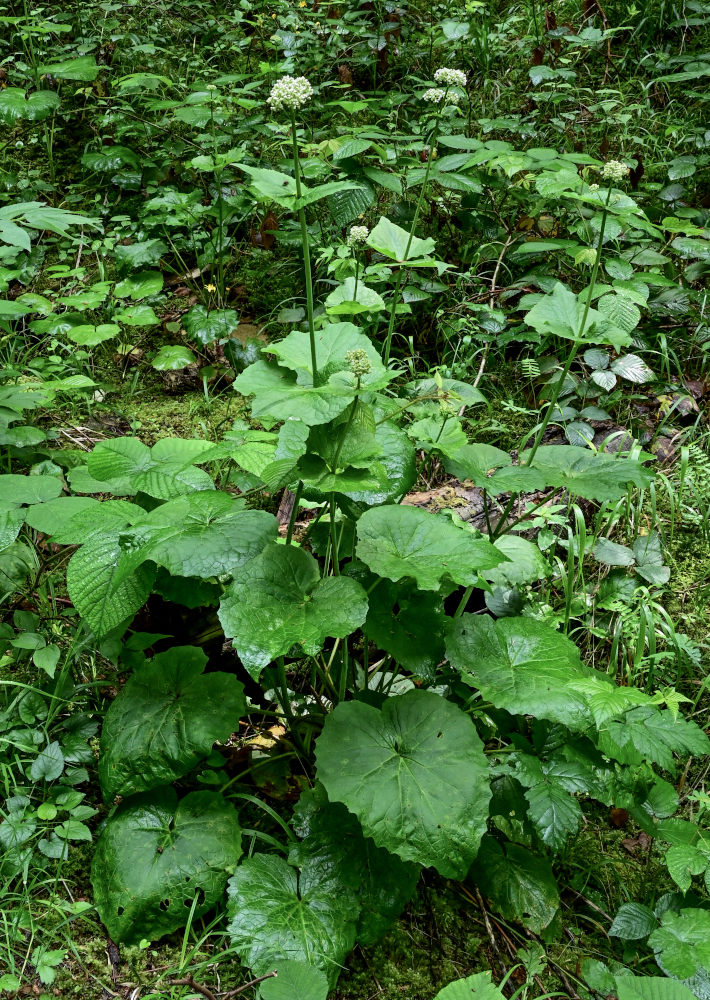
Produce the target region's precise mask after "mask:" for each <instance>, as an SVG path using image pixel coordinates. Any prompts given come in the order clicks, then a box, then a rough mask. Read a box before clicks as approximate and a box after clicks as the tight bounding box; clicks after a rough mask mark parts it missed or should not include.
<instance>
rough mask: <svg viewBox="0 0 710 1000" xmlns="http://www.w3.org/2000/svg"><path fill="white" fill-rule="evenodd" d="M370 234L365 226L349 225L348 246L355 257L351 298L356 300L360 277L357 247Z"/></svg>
mask: <svg viewBox="0 0 710 1000" xmlns="http://www.w3.org/2000/svg"><path fill="white" fill-rule="evenodd" d="M369 235H370V230H369V229H368V228H367V226H351V227H350V232H349V233H348V246H349V247H350V249H351V251H352V255H353V258H354V259H355V290H354V291H353V298H354V299H355V300H356V301H357V283H358V279H359V277H360V258H359V257H358V253H357V251H358V247H361V246H362V245H363V244H364V243H366V242H367V237H368V236H369Z"/></svg>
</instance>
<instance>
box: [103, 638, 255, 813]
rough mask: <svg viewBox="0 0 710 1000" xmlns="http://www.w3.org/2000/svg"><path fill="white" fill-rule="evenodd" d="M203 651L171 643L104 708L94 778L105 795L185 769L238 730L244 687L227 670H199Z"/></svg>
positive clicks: (161, 781)
mask: <svg viewBox="0 0 710 1000" xmlns="http://www.w3.org/2000/svg"><path fill="white" fill-rule="evenodd" d="M206 664H207V657H206V656H205V654H204V653H203V652H202V650H201V649H199V648H198V647H195V646H175V647H174V648H173V649H170V650H168V652H166V653H159V654H158V655H157V656H154V657H153V658H152V659H151V660H149V661H148V662H147V663H145V664H144V665H143V666H142V667H141V668H140V670H139V671H138V672H137V673H136V674H134V676H133V677H131V678H130V680H129V681H128V683H127V684H126V685H125V687H124V688H122V690H121V692H120V694H119V695H118V697H117V698H116V699H115V700H114V701H113V702H112V703H111V707H110V708H109V710H108V712H107V713H106V716H105V719H104V725H103V730H102V732H101V756H100V758H99V778H100V781H101V789H102V791H103V794H104V798H105V799H106V800H110V799H112V798H113V797H114V795H117V794H120V795H130V794H132V793H133V792H145V791H148V790H149V789H151V788H156V787H158V786H159V785H167V784H169V783H170V782H171V781H174V780H175V779H176V778H180V777H182V775H183V774H187V772H188V771H190V770H191V769H192V768H193V767H194V766H195V765H196V764H197V763H199V761H200V760H202V758H203V757H206V756H207V754H208V753H209V752H210V750H211V749H212V745H213V743H214V742H215V740H226V739H227V738H228V737H229V736H230V735H231V733H232V732H233V731H234V730H235V729H237V727H238V721H239V717H240V716H241V715H242V714H243V713H244V711H245V709H246V702H245V700H244V688H243V686H242V685H241V684H240V683H239V681H238V680H237V679H236V677H233V676H232V675H231V674H224V673H209V674H204V673H203V671H204V669H205V665H206Z"/></svg>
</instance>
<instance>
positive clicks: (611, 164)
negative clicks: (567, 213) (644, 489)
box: [526, 160, 629, 465]
mask: <svg viewBox="0 0 710 1000" xmlns="http://www.w3.org/2000/svg"><path fill="white" fill-rule="evenodd" d="M628 175H629V168H628V167H627V166H626V165H625V164H624V163H622V162H621V161H620V160H609V161H607V163H605V164H604V166H603V167H602V170H601V177H602V180H605V181H607V182H608V186H607V190H606V198H604V200H603V203H602V217H601V222H600V224H599V237H598V240H597V247H596V254H595V257H594V263H593V265H592V276H591V278H590V281H589V289H588V291H587V297H586V301H585V303H584V312H583V313H582V318H581V320H580V323H579V327H578V329H577V336H576V338H575V339H574V341H573V342H572V347H571V349H570V351H569V354H568V355H567V360H566V362H565V366H564V368H563V369H562V373H561V374H560V377H559V378H558V379H557V381H556V382H555V385H554V388H553V390H552V395H551V396H550V401H549V403H548V405H547V410H546V411H545V416H544V417H543V419H542V423H541V424H540V426H539V427H538V430H537V434H536V435H535V440H534V442H533V445H532V448H531V449H530V451H529V452H528V455H527V459H526V464H527V465H530V464H531V463H532V461H533V459H534V458H535V454H536V452H537V450H538V448H539V447H540V444H541V443H542V439H543V436H544V434H545V431H546V430H547V426H548V424H549V423H550V419H551V417H552V414H553V413H554V412H555V407H556V406H557V400H558V399H559V396H560V393H561V392H562V387H563V386H564V384H565V382H566V380H567V375H568V374H569V370H570V368H571V367H572V362H573V361H574V359H575V358H576V357H577V354H578V353H579V349H580V347H581V346H582V345H583V343H584V333H585V330H586V326H587V318H588V316H589V309H590V307H591V304H592V298H593V296H594V286H595V285H596V282H597V275H598V274H599V265H600V263H601V258H602V250H603V247H604V231H605V229H606V220H607V216H608V212H609V200H610V198H611V193H612V190H613V185H614V183H615V182H616V183H621V182H622V181H623V180H625V178H626V177H628ZM589 190H590V191H592V192H597V191H599V185H598V184H592V185H590V187H589ZM598 197H599V200H600V202H601V201H602V197H603V196H602V195H601V194H600V195H599V196H598Z"/></svg>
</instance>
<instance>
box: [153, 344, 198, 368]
mask: <svg viewBox="0 0 710 1000" xmlns="http://www.w3.org/2000/svg"><path fill="white" fill-rule="evenodd" d="M196 360H197V359H196V358H195V355H194V354H193V353H192V351H191V350H190V348H189V347H183V346H182V344H170V345H167V344H166V345H165V346H164V347H161V348H160V350H159V351H158V353H157V354H156V355H155V357H154V358H153V361H152V365H153V368H155V370H156V371H159V372H172V371H177V370H178V369H180V368H187V366H188V365H191V364H194V362H195V361H196Z"/></svg>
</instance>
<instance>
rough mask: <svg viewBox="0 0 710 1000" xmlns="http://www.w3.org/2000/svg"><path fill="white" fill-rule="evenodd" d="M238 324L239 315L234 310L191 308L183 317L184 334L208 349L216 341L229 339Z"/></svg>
mask: <svg viewBox="0 0 710 1000" xmlns="http://www.w3.org/2000/svg"><path fill="white" fill-rule="evenodd" d="M238 323H239V313H238V312H236V310H234V309H212V310H211V311H208V310H207V309H205V307H204V306H200V305H198V306H193V307H192V309H190V311H189V312H188V313H187V314H186V315H185V316H184V317H183V325H184V327H185V333H186V334H187V335H188V337H190V338H191V339H192V340H194V341H195V342H196V343H198V344H202V345H203V346H204V347H210V346H211V345H212V344H214V343H215V341H217V340H222V339H223V338H224V337H229V336H230V335H231V333H232V331H233V330H234V329H236V327H237V325H238Z"/></svg>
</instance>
